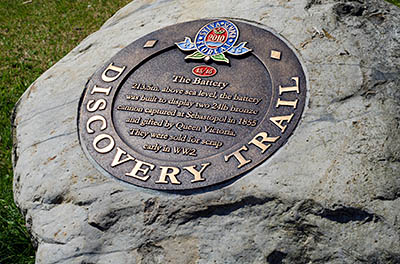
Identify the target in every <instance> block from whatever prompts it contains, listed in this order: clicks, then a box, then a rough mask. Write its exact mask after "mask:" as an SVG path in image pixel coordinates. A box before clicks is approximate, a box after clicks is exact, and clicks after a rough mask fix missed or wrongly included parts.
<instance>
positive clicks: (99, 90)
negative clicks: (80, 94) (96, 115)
mask: <svg viewBox="0 0 400 264" xmlns="http://www.w3.org/2000/svg"><path fill="white" fill-rule="evenodd" d="M111 88H112V87H111V86H110V87H107V88H103V87H98V86H97V85H95V86H94V87H93V89H92V90H91V91H90V94H94V93H103V94H105V95H109V94H110V92H111Z"/></svg>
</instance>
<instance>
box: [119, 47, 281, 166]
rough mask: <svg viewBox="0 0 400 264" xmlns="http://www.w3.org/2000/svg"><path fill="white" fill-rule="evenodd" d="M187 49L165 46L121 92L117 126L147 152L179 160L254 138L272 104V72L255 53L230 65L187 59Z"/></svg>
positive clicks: (127, 140)
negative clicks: (202, 72)
mask: <svg viewBox="0 0 400 264" xmlns="http://www.w3.org/2000/svg"><path fill="white" fill-rule="evenodd" d="M186 55H187V54H184V53H182V52H181V51H179V50H178V49H177V48H172V47H171V48H167V49H164V50H162V51H161V52H159V53H157V56H152V57H150V58H149V59H147V60H146V61H144V62H142V63H141V64H140V65H139V66H138V67H137V68H136V69H134V70H133V71H132V72H131V73H130V74H129V76H128V77H127V78H126V79H125V81H124V83H122V84H121V86H120V87H119V90H118V91H117V92H116V95H115V97H114V102H113V106H112V120H113V123H114V127H115V129H116V132H117V134H118V135H119V137H120V138H121V139H122V140H123V141H124V142H125V144H127V145H128V146H129V147H130V148H132V149H133V150H134V151H136V152H138V153H140V154H141V155H143V156H146V157H151V158H155V159H158V160H165V161H167V160H171V159H172V160H174V161H177V162H179V161H189V160H197V159H203V158H206V157H210V156H213V155H216V154H218V153H221V152H224V151H226V150H229V149H230V148H233V147H234V146H235V145H237V144H243V143H242V142H243V140H245V139H246V138H249V139H250V138H251V137H252V134H253V133H252V132H253V131H254V130H255V129H256V127H257V126H258V125H259V124H260V123H261V122H262V120H263V118H264V117H265V115H266V114H267V112H268V109H269V107H270V105H271V100H272V96H273V95H272V82H271V77H270V74H269V73H268V70H267V69H266V68H265V66H264V64H263V63H262V62H261V61H260V60H259V59H258V58H257V57H256V56H255V55H252V54H249V55H247V56H244V57H241V58H238V59H236V58H232V59H230V64H229V65H227V64H216V63H211V64H206V63H204V62H203V61H201V62H199V61H187V62H185V63H183V61H185V56H186ZM196 66H211V67H213V68H215V69H216V70H217V73H216V74H215V75H213V76H211V77H198V76H196V75H194V74H193V73H192V70H193V69H194V68H195V67H196ZM248 69H251V72H249V71H248ZM171 155H173V158H171Z"/></svg>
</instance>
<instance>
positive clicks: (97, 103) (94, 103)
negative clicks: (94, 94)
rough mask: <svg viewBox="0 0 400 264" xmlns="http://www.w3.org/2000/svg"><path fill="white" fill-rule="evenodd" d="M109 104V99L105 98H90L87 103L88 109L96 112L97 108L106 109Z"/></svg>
mask: <svg viewBox="0 0 400 264" xmlns="http://www.w3.org/2000/svg"><path fill="white" fill-rule="evenodd" d="M106 106H107V101H106V100H104V99H100V100H89V101H88V103H87V105H86V109H87V110H88V111H89V112H95V111H97V110H104V109H106Z"/></svg>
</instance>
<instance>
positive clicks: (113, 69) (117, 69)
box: [101, 62, 126, 82]
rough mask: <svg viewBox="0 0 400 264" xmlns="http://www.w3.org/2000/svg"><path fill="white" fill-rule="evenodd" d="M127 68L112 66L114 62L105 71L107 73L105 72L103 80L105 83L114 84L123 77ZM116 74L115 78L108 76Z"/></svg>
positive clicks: (102, 76)
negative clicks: (111, 73) (109, 73)
mask: <svg viewBox="0 0 400 264" xmlns="http://www.w3.org/2000/svg"><path fill="white" fill-rule="evenodd" d="M125 68H126V66H124V67H122V68H121V67H118V66H115V65H113V64H112V62H111V63H110V65H108V67H107V69H105V71H104V72H103V74H102V75H101V79H103V81H105V82H113V81H115V80H116V79H118V77H119V76H121V74H122V72H123V71H124V70H125ZM109 71H110V72H116V73H117V74H116V75H114V76H107V73H108V72H109Z"/></svg>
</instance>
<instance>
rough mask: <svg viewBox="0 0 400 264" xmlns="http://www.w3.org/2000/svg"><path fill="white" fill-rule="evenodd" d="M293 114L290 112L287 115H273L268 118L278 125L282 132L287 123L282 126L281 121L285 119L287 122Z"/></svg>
mask: <svg viewBox="0 0 400 264" xmlns="http://www.w3.org/2000/svg"><path fill="white" fill-rule="evenodd" d="M293 116H294V114H291V115H288V116H274V117H271V118H270V120H271V121H272V122H273V123H274V124H275V125H276V126H277V127H279V128H280V129H281V131H282V133H283V132H285V129H286V127H287V124H286V125H284V126H283V125H282V123H283V122H284V121H286V122H287V123H289V122H290V120H292V117H293Z"/></svg>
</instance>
